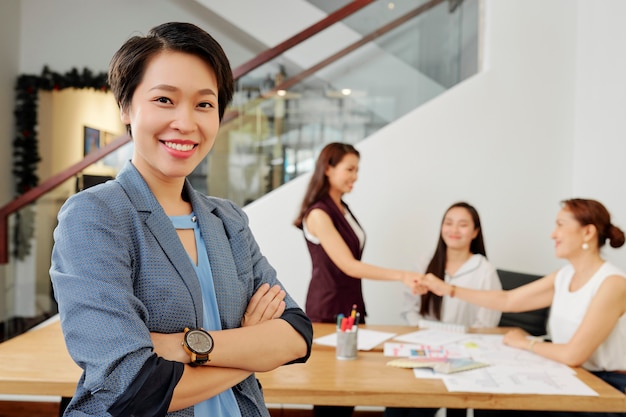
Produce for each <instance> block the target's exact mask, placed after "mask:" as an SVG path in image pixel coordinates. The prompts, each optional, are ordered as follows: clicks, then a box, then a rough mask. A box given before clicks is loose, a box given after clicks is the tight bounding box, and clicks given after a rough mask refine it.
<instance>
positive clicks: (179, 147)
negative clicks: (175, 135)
mask: <svg viewBox="0 0 626 417" xmlns="http://www.w3.org/2000/svg"><path fill="white" fill-rule="evenodd" d="M162 143H163V144H164V145H165V146H167V147H168V148H170V149H173V150H175V151H181V152H189V151H191V150H193V148H195V147H196V144H195V143H176V142H162Z"/></svg>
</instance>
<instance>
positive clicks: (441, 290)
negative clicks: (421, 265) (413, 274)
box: [420, 273, 450, 296]
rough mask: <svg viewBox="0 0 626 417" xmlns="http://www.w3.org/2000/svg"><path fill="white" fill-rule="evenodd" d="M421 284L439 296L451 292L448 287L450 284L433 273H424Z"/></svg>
mask: <svg viewBox="0 0 626 417" xmlns="http://www.w3.org/2000/svg"><path fill="white" fill-rule="evenodd" d="M420 284H421V285H422V286H424V287H426V288H427V289H428V291H430V292H432V293H435V294H437V295H439V296H444V295H448V294H450V290H449V289H448V288H447V287H450V285H448V284H446V283H445V282H444V281H443V280H442V279H441V278H439V277H438V276H437V275H434V274H431V273H428V274H426V275H424V276H423V277H422V279H421V280H420Z"/></svg>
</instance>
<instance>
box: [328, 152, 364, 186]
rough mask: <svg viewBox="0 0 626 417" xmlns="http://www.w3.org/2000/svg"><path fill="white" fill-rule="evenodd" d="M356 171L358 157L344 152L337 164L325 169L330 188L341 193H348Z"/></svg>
mask: <svg viewBox="0 0 626 417" xmlns="http://www.w3.org/2000/svg"><path fill="white" fill-rule="evenodd" d="M358 172H359V157H358V156H356V155H355V154H353V153H348V154H345V155H344V157H343V158H342V159H341V161H340V162H339V163H338V164H337V165H335V166H334V167H328V168H327V169H326V176H327V177H328V182H329V184H330V188H331V190H335V191H338V192H340V193H341V194H345V193H349V192H350V191H352V188H353V187H354V183H355V182H356V180H357V177H358V175H357V174H358Z"/></svg>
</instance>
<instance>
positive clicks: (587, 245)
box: [583, 242, 589, 250]
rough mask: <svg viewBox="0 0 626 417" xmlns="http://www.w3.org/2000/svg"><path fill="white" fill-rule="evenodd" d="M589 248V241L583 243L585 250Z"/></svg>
mask: <svg viewBox="0 0 626 417" xmlns="http://www.w3.org/2000/svg"><path fill="white" fill-rule="evenodd" d="M587 249H589V243H587V242H585V243H583V250H587Z"/></svg>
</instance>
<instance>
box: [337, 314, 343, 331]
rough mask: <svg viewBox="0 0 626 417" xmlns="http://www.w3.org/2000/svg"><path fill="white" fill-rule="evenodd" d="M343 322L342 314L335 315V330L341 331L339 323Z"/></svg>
mask: <svg viewBox="0 0 626 417" xmlns="http://www.w3.org/2000/svg"><path fill="white" fill-rule="evenodd" d="M342 320H343V314H338V315H337V329H341V321H342Z"/></svg>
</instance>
